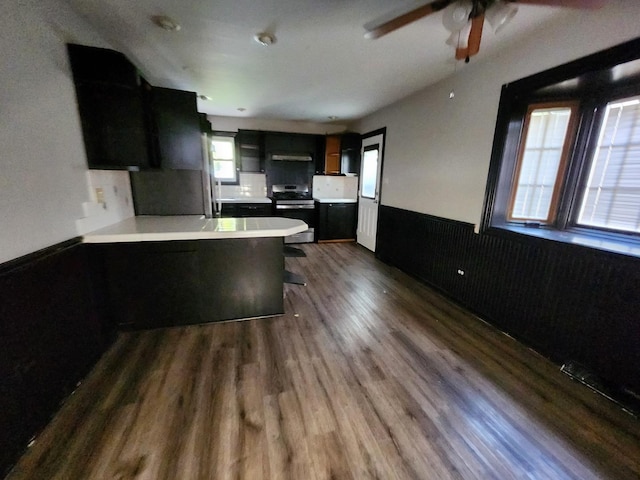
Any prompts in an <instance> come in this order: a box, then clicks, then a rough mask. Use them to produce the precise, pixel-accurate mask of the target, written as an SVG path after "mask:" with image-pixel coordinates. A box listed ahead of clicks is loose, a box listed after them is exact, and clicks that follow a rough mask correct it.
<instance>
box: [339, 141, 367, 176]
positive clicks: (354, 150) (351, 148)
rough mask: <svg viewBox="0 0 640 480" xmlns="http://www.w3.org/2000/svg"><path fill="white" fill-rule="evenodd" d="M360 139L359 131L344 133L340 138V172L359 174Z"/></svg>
mask: <svg viewBox="0 0 640 480" xmlns="http://www.w3.org/2000/svg"><path fill="white" fill-rule="evenodd" d="M361 145H362V140H361V139H360V134H359V133H345V134H343V135H342V136H341V138H340V158H341V165H340V172H341V173H356V174H360V148H361Z"/></svg>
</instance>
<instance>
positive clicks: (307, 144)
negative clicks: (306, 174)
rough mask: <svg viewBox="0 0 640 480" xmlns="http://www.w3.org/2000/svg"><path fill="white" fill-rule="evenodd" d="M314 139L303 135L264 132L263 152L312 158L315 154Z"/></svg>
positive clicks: (308, 135)
mask: <svg viewBox="0 0 640 480" xmlns="http://www.w3.org/2000/svg"><path fill="white" fill-rule="evenodd" d="M316 137H317V135H310V134H305V133H280V132H266V133H265V134H264V142H265V151H266V153H267V154H274V153H276V154H278V153H285V154H286V153H289V154H307V155H311V156H312V157H313V156H314V155H315V154H316Z"/></svg>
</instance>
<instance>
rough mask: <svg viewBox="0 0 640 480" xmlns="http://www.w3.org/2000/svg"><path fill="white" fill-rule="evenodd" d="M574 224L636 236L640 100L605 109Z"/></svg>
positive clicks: (638, 227) (639, 220) (639, 191)
mask: <svg viewBox="0 0 640 480" xmlns="http://www.w3.org/2000/svg"><path fill="white" fill-rule="evenodd" d="M578 224H579V225H588V226H592V227H601V228H607V229H612V230H623V231H628V232H636V233H639V232H640V96H636V97H633V98H627V99H622V100H619V101H616V102H612V103H609V104H608V105H607V108H606V111H605V114H604V120H603V122H602V127H601V129H600V135H599V136H598V144H597V146H596V149H595V152H594V153H593V158H592V160H591V170H590V172H589V180H588V182H587V185H586V188H585V190H584V193H583V198H582V205H581V207H580V215H579V217H578Z"/></svg>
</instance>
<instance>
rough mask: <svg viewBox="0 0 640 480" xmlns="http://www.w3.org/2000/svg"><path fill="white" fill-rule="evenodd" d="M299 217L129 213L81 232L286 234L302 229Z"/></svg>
mask: <svg viewBox="0 0 640 480" xmlns="http://www.w3.org/2000/svg"><path fill="white" fill-rule="evenodd" d="M307 228H308V227H307V224H306V223H304V222H303V221H302V220H295V219H292V218H282V217H247V218H205V217H203V216H202V215H175V216H138V217H131V218H128V219H126V220H123V221H121V222H118V223H115V224H113V225H110V226H108V227H105V228H101V229H100V230H95V231H93V232H89V233H87V234H85V235H84V236H83V241H84V242H85V243H117V242H152V241H165V240H206V239H233V238H264V237H286V236H288V235H294V234H296V233H300V232H304V231H305V230H306V229H307Z"/></svg>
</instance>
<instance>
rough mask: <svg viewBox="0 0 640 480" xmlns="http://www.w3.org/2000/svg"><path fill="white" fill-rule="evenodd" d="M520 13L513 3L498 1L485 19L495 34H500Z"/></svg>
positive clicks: (486, 14)
mask: <svg viewBox="0 0 640 480" xmlns="http://www.w3.org/2000/svg"><path fill="white" fill-rule="evenodd" d="M516 13H518V7H517V6H516V5H514V4H513V3H506V2H503V1H501V0H498V1H497V2H496V3H494V4H493V6H492V7H491V8H489V9H488V10H487V11H486V13H485V18H486V19H487V21H488V22H489V25H491V28H492V29H493V32H494V33H498V32H500V31H501V30H502V29H503V28H504V27H505V26H506V25H507V24H508V23H509V22H510V21H511V19H512V18H513V17H514V16H515V15H516Z"/></svg>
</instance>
